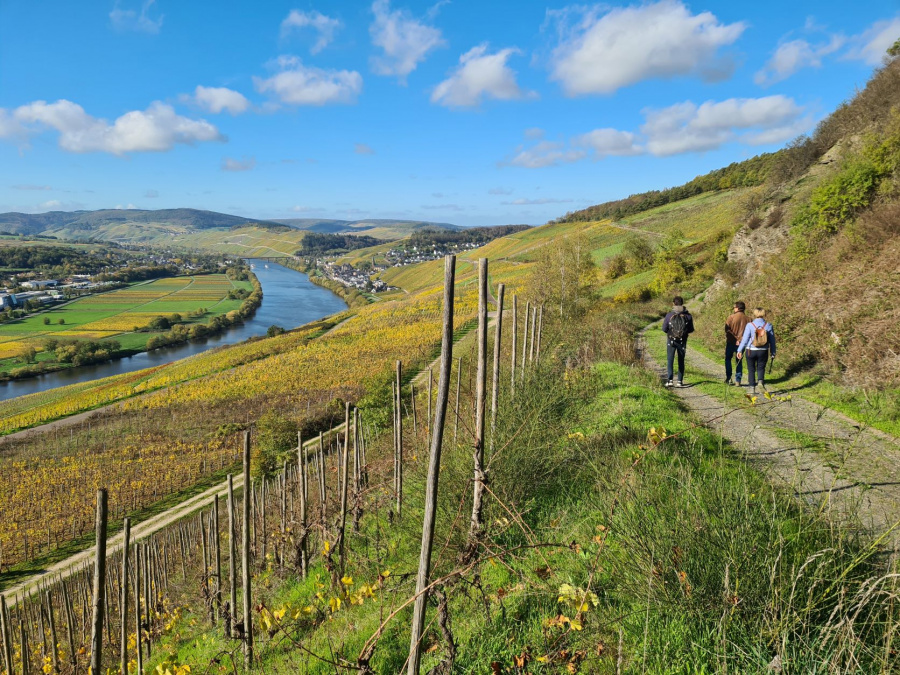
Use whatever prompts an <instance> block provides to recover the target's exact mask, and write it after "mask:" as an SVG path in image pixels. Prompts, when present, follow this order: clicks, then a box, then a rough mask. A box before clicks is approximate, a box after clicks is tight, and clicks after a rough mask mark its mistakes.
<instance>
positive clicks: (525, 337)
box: [519, 302, 531, 382]
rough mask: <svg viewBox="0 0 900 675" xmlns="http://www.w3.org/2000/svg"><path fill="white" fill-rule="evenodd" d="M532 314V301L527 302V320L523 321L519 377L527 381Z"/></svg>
mask: <svg viewBox="0 0 900 675" xmlns="http://www.w3.org/2000/svg"><path fill="white" fill-rule="evenodd" d="M530 314H531V302H526V303H525V320H524V321H523V322H522V365H521V367H520V371H521V372H520V373H519V379H520V380H522V382H524V381H525V361H526V359H527V357H528V317H529V315H530Z"/></svg>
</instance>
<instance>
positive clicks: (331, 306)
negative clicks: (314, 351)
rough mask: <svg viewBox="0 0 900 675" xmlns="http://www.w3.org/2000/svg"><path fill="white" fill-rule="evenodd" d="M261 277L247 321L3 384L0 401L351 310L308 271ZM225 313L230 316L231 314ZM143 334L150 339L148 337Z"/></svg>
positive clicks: (276, 269)
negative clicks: (259, 296)
mask: <svg viewBox="0 0 900 675" xmlns="http://www.w3.org/2000/svg"><path fill="white" fill-rule="evenodd" d="M255 277H256V279H257V282H258V283H259V284H260V287H261V289H262V293H263V296H264V299H263V300H262V301H261V304H260V305H259V306H258V307H257V308H256V310H255V311H254V312H253V313H252V314H249V315H248V316H246V317H245V318H244V319H243V320H242V321H241V322H238V323H232V324H229V325H228V326H227V327H223V329H222V330H221V331H219V332H217V333H213V334H209V333H207V335H206V336H204V337H202V338H197V339H189V340H188V341H186V342H181V343H178V344H172V345H167V346H162V347H159V348H155V349H153V350H152V351H145V350H142V349H135V350H134V351H133V352H132V353H131V355H128V356H124V355H123V356H124V357H123V358H119V359H116V360H113V361H108V362H106V363H100V364H94V365H89V366H81V367H69V368H66V369H64V370H61V371H58V372H53V373H45V374H41V375H39V376H37V377H32V378H28V379H25V380H15V381H9V382H5V383H4V382H0V400H3V399H6V400H10V399H14V398H17V397H21V396H26V395H30V394H37V393H45V394H46V392H48V391H49V390H51V389H54V388H57V387H66V386H72V385H76V384H77V385H82V384H84V383H87V382H90V381H96V380H100V379H106V378H113V377H114V376H120V375H125V374H133V373H136V372H137V371H142V370H147V369H150V368H155V367H159V366H163V365H167V364H169V363H171V362H173V361H177V360H180V359H184V358H186V357H189V356H196V355H198V354H201V353H203V352H206V351H208V350H210V349H214V348H217V347H221V346H225V345H231V344H237V343H240V342H244V341H246V340H247V339H248V338H250V337H260V336H264V335H265V334H266V331H267V329H268V328H269V327H270V326H272V325H279V326H282V327H284V328H294V327H299V326H305V325H307V324H309V323H310V322H314V321H318V320H321V319H323V318H325V317H327V316H330V315H332V314H336V313H339V312H341V311H343V310H345V309H346V303H344V302H343V301H342V300H341V299H340V298H339V297H337V296H335V295H334V294H332V293H330V292H327V291H326V290H324V289H321V288H319V287H317V286H315V285H314V284H312V283H310V281H309V279H308V278H307V277H306V275H304V274H302V273H299V272H298V271H296V270H292V269H289V268H286V267H283V266H281V265H271V266H270V267H269V268H265V267H263V266H262V265H257V269H256V270H255ZM244 283H248V282H244ZM248 285H249V283H248ZM249 290H250V289H249V288H248V291H249ZM248 299H249V298H248ZM225 316H226V317H227V313H226V314H225ZM195 325H196V324H195ZM141 337H142V338H144V339H146V337H145V335H141ZM128 346H130V345H127V344H124V340H123V344H122V347H123V348H124V347H128ZM106 381H108V382H110V381H115V380H114V379H113V380H106ZM4 407H6V406H4V405H0V410H2V409H3V408H4ZM0 414H2V413H0Z"/></svg>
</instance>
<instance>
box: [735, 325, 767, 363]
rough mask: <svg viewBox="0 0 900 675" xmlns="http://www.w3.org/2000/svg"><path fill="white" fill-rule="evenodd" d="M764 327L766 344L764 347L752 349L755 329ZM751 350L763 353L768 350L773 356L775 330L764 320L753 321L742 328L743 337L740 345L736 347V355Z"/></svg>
mask: <svg viewBox="0 0 900 675" xmlns="http://www.w3.org/2000/svg"><path fill="white" fill-rule="evenodd" d="M763 327H765V329H766V333H767V334H768V338H769V340H768V343H767V344H766V346H765V347H754V346H753V333H755V332H756V329H757V328H763ZM747 348H749V349H753V350H754V351H763V350H766V349H768V350H769V351H770V352H771V354H772V356H775V329H774V328H773V327H772V324H770V323H769V322H768V321H766V320H765V319H753V321H751V322H750V323H748V324H747V327H746V328H744V337H743V338H742V339H741V344H740V345H739V346H738V353H742V352H743V351H744V350H745V349H747Z"/></svg>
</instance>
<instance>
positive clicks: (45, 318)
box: [44, 316, 50, 326]
mask: <svg viewBox="0 0 900 675" xmlns="http://www.w3.org/2000/svg"><path fill="white" fill-rule="evenodd" d="M44 325H45V326H49V325H50V317H49V316H45V317H44Z"/></svg>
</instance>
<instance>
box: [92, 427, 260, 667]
mask: <svg viewBox="0 0 900 675" xmlns="http://www.w3.org/2000/svg"><path fill="white" fill-rule="evenodd" d="M249 488H250V432H249V431H245V432H244V505H243V511H244V526H243V531H242V532H241V573H242V576H243V596H244V597H243V601H244V669H245V670H246V671H247V672H250V667H251V664H252V663H253V617H252V616H251V614H250V608H251V602H250V601H251V597H250V491H249ZM98 672H99V671H98Z"/></svg>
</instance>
